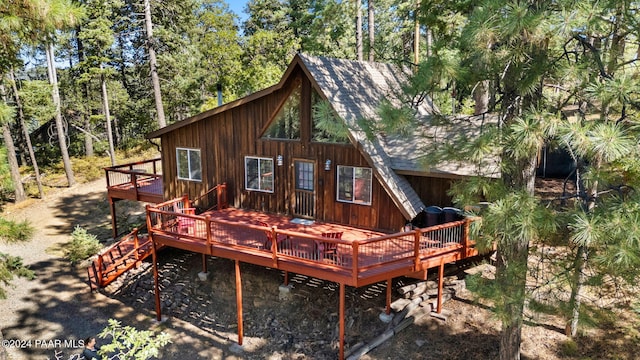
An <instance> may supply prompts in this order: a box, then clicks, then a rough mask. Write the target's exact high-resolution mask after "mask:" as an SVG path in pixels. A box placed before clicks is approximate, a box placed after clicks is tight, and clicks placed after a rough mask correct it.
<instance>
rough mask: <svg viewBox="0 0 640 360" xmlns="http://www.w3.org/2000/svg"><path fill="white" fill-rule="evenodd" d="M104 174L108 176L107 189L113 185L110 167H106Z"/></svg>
mask: <svg viewBox="0 0 640 360" xmlns="http://www.w3.org/2000/svg"><path fill="white" fill-rule="evenodd" d="M104 176H105V177H106V178H107V189H108V188H110V187H111V181H110V180H109V168H104Z"/></svg>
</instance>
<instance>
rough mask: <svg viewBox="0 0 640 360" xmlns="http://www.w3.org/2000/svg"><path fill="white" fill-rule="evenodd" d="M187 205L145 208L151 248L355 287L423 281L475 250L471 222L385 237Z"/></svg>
mask: <svg viewBox="0 0 640 360" xmlns="http://www.w3.org/2000/svg"><path fill="white" fill-rule="evenodd" d="M188 207H189V206H188V199H186V198H180V199H175V200H171V201H168V202H165V203H162V204H158V205H157V206H149V207H148V208H147V209H148V210H147V211H148V224H147V225H148V227H149V229H150V230H149V233H150V235H151V237H152V239H153V241H154V243H155V244H156V246H171V247H175V248H180V249H184V250H189V251H193V252H198V253H201V254H205V255H212V256H218V257H224V258H228V259H233V260H239V261H241V262H247V263H252V264H256V265H261V266H265V267H270V268H275V269H280V270H284V271H289V272H295V273H299V274H303V275H308V276H312V277H316V278H319V279H323V280H328V281H335V282H338V283H343V284H345V285H349V286H354V287H360V286H365V285H369V284H372V283H376V282H379V281H384V280H388V279H391V278H394V277H398V276H413V277H418V278H425V277H426V272H427V270H428V269H429V268H433V267H436V266H439V265H440V264H441V263H445V264H446V263H450V262H453V261H456V260H461V259H464V258H467V257H470V256H475V255H477V251H476V250H475V248H474V246H473V241H471V240H470V239H469V236H468V234H469V231H468V230H469V225H470V223H471V222H472V221H473V220H471V219H466V220H461V221H455V222H451V223H447V224H442V225H438V226H433V227H429V228H423V229H415V230H411V231H406V232H399V233H395V234H385V233H382V232H377V231H370V230H363V229H358V228H353V227H348V226H343V225H338V224H327V223H320V222H312V221H308V220H304V219H292V218H289V217H285V216H278V215H273V214H265V213H260V212H256V211H248V210H241V209H235V208H226V209H222V210H216V211H209V212H206V213H203V214H200V215H191V214H188V213H187V212H185V211H183V209H184V208H188ZM261 223H266V224H268V226H263V225H261ZM327 232H342V233H343V236H342V239H329V238H325V237H322V234H323V233H327ZM267 233H270V235H267ZM269 238H271V239H278V241H276V242H272V241H269ZM321 244H322V245H327V244H332V245H333V247H334V248H335V249H336V251H335V253H334V254H324V253H322V251H321V249H322V248H323V247H324V246H321Z"/></svg>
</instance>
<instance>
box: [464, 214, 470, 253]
mask: <svg viewBox="0 0 640 360" xmlns="http://www.w3.org/2000/svg"><path fill="white" fill-rule="evenodd" d="M470 227H471V219H469V218H465V219H464V229H463V232H462V251H463V254H464V257H465V258H466V257H467V254H468V251H469V229H470Z"/></svg>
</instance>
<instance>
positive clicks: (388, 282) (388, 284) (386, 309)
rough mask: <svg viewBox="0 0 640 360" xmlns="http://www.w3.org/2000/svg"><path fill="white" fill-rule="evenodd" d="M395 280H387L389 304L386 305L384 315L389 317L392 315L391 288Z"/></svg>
mask: <svg viewBox="0 0 640 360" xmlns="http://www.w3.org/2000/svg"><path fill="white" fill-rule="evenodd" d="M392 282H393V279H387V303H386V304H385V305H386V307H385V311H384V313H385V314H387V315H391V286H392Z"/></svg>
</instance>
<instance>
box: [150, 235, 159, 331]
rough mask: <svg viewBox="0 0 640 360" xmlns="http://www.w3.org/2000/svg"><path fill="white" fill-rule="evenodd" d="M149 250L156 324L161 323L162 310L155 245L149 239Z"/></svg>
mask: <svg viewBox="0 0 640 360" xmlns="http://www.w3.org/2000/svg"><path fill="white" fill-rule="evenodd" d="M151 248H152V251H153V252H152V255H153V258H152V259H153V284H154V287H155V297H156V320H158V322H161V321H162V309H161V304H160V281H159V279H158V255H157V251H156V243H155V241H153V238H152V239H151Z"/></svg>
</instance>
